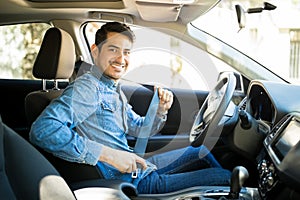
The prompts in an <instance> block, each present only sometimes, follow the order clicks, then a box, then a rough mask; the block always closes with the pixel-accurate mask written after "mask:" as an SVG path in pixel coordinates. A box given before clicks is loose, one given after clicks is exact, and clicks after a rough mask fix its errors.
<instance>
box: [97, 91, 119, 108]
mask: <svg viewBox="0 0 300 200" xmlns="http://www.w3.org/2000/svg"><path fill="white" fill-rule="evenodd" d="M103 95H104V96H105V98H103V99H102V100H101V102H100V105H101V108H102V109H103V110H104V111H109V112H113V113H114V112H116V111H117V110H118V109H120V100H119V97H118V95H117V94H114V93H109V92H107V93H105V92H104V93H103Z"/></svg>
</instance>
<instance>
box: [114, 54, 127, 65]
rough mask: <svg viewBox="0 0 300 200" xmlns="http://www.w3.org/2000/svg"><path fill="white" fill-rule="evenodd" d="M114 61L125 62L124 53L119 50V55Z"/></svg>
mask: <svg viewBox="0 0 300 200" xmlns="http://www.w3.org/2000/svg"><path fill="white" fill-rule="evenodd" d="M116 61H117V62H118V63H121V64H125V63H126V56H125V55H124V53H122V52H120V53H119V55H118V56H117V57H116Z"/></svg>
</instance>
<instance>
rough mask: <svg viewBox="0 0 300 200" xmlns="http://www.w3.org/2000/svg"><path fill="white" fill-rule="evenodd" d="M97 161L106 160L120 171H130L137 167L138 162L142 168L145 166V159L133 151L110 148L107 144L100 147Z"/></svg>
mask: <svg viewBox="0 0 300 200" xmlns="http://www.w3.org/2000/svg"><path fill="white" fill-rule="evenodd" d="M99 161H103V162H106V163H108V164H110V165H112V166H113V167H115V168H116V169H118V170H119V171H120V172H122V173H132V172H134V171H136V169H137V163H139V164H140V165H141V166H142V167H143V169H146V168H147V164H146V161H145V160H144V159H143V158H141V157H139V156H137V155H136V154H134V153H130V152H127V151H121V150H116V149H112V148H110V147H107V146H103V147H102V153H101V155H100V158H99Z"/></svg>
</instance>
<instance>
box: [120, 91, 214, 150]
mask: <svg viewBox="0 0 300 200" xmlns="http://www.w3.org/2000/svg"><path fill="white" fill-rule="evenodd" d="M122 90H123V92H124V93H125V95H126V97H127V99H128V101H129V104H130V105H131V106H132V108H133V110H134V111H135V112H136V113H138V114H139V115H141V116H144V115H145V113H146V112H147V109H148V106H149V104H150V102H151V99H152V95H153V87H152V88H151V87H142V86H123V87H122ZM171 91H172V92H173V94H174V103H173V105H172V107H171V109H170V110H169V112H168V117H167V121H166V124H165V125H164V127H163V128H162V130H161V131H160V132H159V133H158V134H156V135H154V136H152V137H150V138H149V140H148V145H147V150H146V151H147V152H148V155H151V154H153V153H157V152H164V151H168V150H172V149H178V148H182V147H186V146H188V145H189V144H190V143H189V132H190V128H191V126H192V124H193V122H194V118H195V116H196V114H197V112H198V110H199V108H200V106H201V105H202V103H203V102H204V100H205V98H206V96H207V94H208V92H207V91H192V90H184V89H171ZM128 141H129V145H130V146H134V144H135V138H133V137H128Z"/></svg>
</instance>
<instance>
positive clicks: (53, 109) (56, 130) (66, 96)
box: [29, 75, 102, 165]
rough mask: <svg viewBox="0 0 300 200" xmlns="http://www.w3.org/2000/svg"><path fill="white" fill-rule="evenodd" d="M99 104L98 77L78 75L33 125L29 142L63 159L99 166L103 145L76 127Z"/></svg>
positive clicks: (93, 111)
mask: <svg viewBox="0 0 300 200" xmlns="http://www.w3.org/2000/svg"><path fill="white" fill-rule="evenodd" d="M97 105H98V96H97V82H96V80H95V79H93V77H92V76H89V77H85V76H84V75H83V76H81V77H79V78H78V79H76V80H75V81H74V82H73V83H72V84H71V85H69V86H68V87H67V88H66V89H65V90H64V92H63V94H62V95H61V96H60V97H58V98H57V99H55V100H53V101H52V102H51V104H50V105H48V107H47V108H46V109H45V110H44V111H43V112H42V113H41V115H40V116H39V117H38V118H37V120H36V121H35V122H34V123H33V124H32V127H31V131H30V133H29V139H30V141H31V142H32V143H33V144H35V145H37V146H39V147H41V148H43V149H44V150H46V151H48V152H50V153H53V154H54V155H55V156H57V157H60V158H62V159H65V160H68V161H71V162H79V163H87V164H90V165H96V163H97V161H98V159H99V156H100V154H101V150H102V145H101V144H99V143H97V142H94V141H92V140H89V139H87V138H86V137H82V136H80V135H79V134H78V133H77V132H76V126H77V125H78V124H79V123H81V122H82V121H84V120H85V119H86V118H87V117H89V116H90V115H92V114H93V113H95V111H96V109H97Z"/></svg>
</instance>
